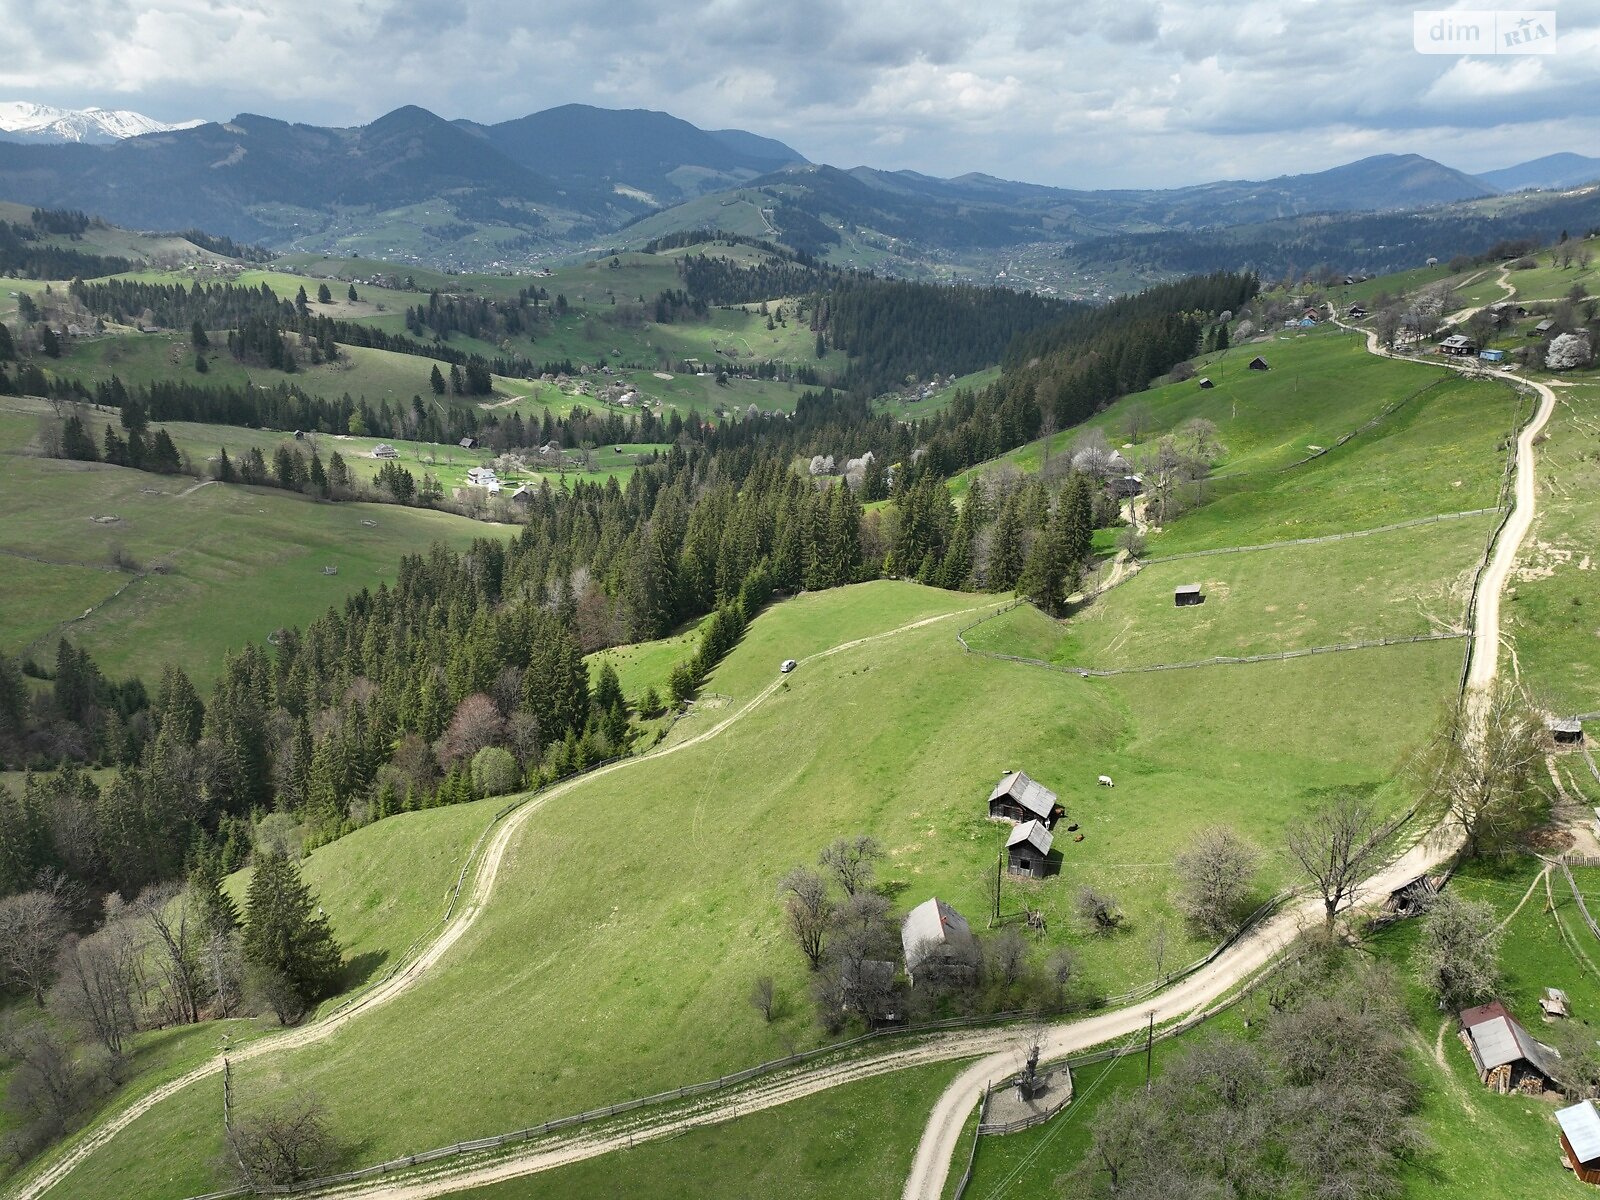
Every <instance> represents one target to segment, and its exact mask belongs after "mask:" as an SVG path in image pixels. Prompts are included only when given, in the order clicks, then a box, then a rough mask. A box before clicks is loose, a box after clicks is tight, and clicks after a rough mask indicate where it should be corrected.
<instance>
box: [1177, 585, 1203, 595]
mask: <svg viewBox="0 0 1600 1200" xmlns="http://www.w3.org/2000/svg"><path fill="white" fill-rule="evenodd" d="M1172 594H1173V595H1175V596H1198V595H1199V594H1200V585H1199V584H1198V583H1180V584H1179V585H1178V586H1177V587H1175V588H1173V589H1172Z"/></svg>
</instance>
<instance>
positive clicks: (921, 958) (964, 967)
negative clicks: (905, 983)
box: [900, 896, 978, 987]
mask: <svg viewBox="0 0 1600 1200" xmlns="http://www.w3.org/2000/svg"><path fill="white" fill-rule="evenodd" d="M900 949H901V950H902V951H903V952H904V954H905V959H906V978H907V979H909V980H911V986H912V987H916V986H917V985H918V984H919V983H921V984H930V983H944V982H949V983H962V982H970V981H971V980H972V978H973V977H974V976H975V975H976V974H977V970H978V943H977V942H976V941H974V940H973V937H972V928H971V927H970V926H969V925H968V924H967V919H966V918H965V917H963V916H962V915H961V914H960V913H958V912H957V911H956V910H955V909H953V908H951V907H950V906H949V905H948V904H946V903H945V902H944V901H943V900H940V899H939V898H938V897H937V896H933V897H930V898H929V899H927V900H924V901H923V902H922V903H921V904H919V905H917V906H916V907H915V908H913V909H912V910H911V911H910V912H908V913H907V914H906V919H905V922H904V923H903V924H902V925H901V926H900Z"/></svg>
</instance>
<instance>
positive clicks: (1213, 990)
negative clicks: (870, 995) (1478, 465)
mask: <svg viewBox="0 0 1600 1200" xmlns="http://www.w3.org/2000/svg"><path fill="white" fill-rule="evenodd" d="M1335 319H1336V320H1337V318H1335ZM1339 323H1340V324H1341V325H1343V322H1339ZM1344 327H1345V328H1351V326H1344ZM1367 349H1368V350H1369V351H1370V352H1372V353H1373V354H1383V353H1384V351H1383V350H1382V349H1381V348H1380V347H1379V346H1378V337H1377V334H1375V333H1373V332H1371V331H1367ZM1447 365H1450V364H1447ZM1490 373H1491V374H1494V375H1497V376H1499V377H1501V378H1503V379H1508V380H1518V377H1517V376H1515V375H1513V374H1511V373H1510V372H1507V371H1495V372H1490ZM1518 381H1519V382H1522V383H1524V384H1527V385H1529V386H1531V387H1533V388H1534V390H1535V391H1537V392H1538V393H1539V396H1540V403H1539V406H1538V408H1537V410H1536V411H1535V413H1534V416H1533V419H1532V420H1530V421H1529V422H1528V423H1527V425H1525V426H1524V427H1523V429H1522V431H1521V433H1520V434H1519V435H1518V436H1517V459H1516V464H1517V465H1516V471H1517V474H1516V488H1515V507H1514V508H1513V509H1512V512H1511V516H1510V517H1509V518H1508V519H1507V521H1506V524H1505V527H1504V529H1503V530H1502V531H1501V534H1500V537H1499V538H1498V540H1497V541H1496V542H1495V546H1494V552H1493V554H1492V556H1491V557H1490V560H1489V564H1488V566H1487V567H1486V568H1485V570H1484V571H1483V573H1482V575H1481V576H1480V577H1479V579H1478V594H1477V605H1476V610H1475V620H1474V623H1473V634H1474V640H1473V646H1472V659H1471V661H1470V663H1469V665H1468V670H1467V686H1468V687H1469V689H1472V690H1473V691H1481V689H1483V688H1484V687H1485V686H1486V685H1487V684H1489V683H1491V682H1492V681H1493V680H1494V677H1495V671H1496V668H1497V665H1498V662H1499V650H1500V593H1501V590H1502V589H1503V588H1504V587H1505V582H1506V579H1507V578H1508V577H1509V575H1510V573H1511V570H1512V567H1513V566H1514V565H1515V563H1516V557H1517V551H1518V550H1519V549H1520V548H1521V545H1522V539H1523V538H1524V537H1525V536H1526V534H1527V532H1528V529H1529V527H1530V526H1531V525H1532V524H1533V516H1534V507H1535V503H1536V499H1537V489H1536V486H1535V483H1536V476H1535V462H1534V453H1533V444H1534V440H1535V439H1536V438H1537V437H1538V436H1539V434H1540V432H1542V431H1543V429H1544V426H1545V423H1546V422H1547V421H1548V420H1549V419H1550V414H1551V412H1552V411H1553V410H1554V408H1555V393H1554V392H1553V391H1551V389H1550V388H1548V387H1546V386H1545V385H1544V384H1542V383H1536V382H1533V381H1531V380H1518ZM1458 845H1459V837H1458V836H1457V835H1456V834H1455V833H1454V831H1446V830H1442V829H1440V830H1435V831H1433V833H1431V834H1430V835H1428V836H1427V837H1425V838H1423V840H1422V841H1421V842H1419V843H1418V844H1417V845H1415V846H1413V847H1412V848H1411V849H1410V850H1408V851H1407V852H1406V853H1405V854H1404V855H1402V856H1401V857H1400V858H1399V859H1397V860H1396V861H1395V862H1394V863H1392V864H1390V865H1389V866H1388V867H1386V868H1384V870H1382V871H1380V872H1379V873H1378V874H1377V875H1375V876H1374V877H1373V878H1371V879H1369V880H1367V882H1366V884H1365V885H1364V886H1363V889H1362V893H1361V896H1381V895H1384V894H1386V893H1388V892H1391V891H1393V890H1394V889H1395V888H1397V887H1399V886H1400V885H1402V884H1404V883H1407V882H1409V881H1410V880H1412V879H1415V878H1416V877H1417V876H1418V875H1421V874H1422V873H1423V872H1424V871H1428V870H1431V869H1432V868H1433V867H1435V866H1437V865H1439V864H1440V863H1442V862H1444V861H1445V860H1446V859H1448V858H1449V857H1450V856H1451V855H1453V854H1454V853H1455V851H1456V849H1457V847H1458ZM1361 896H1358V897H1356V898H1355V899H1356V900H1359V899H1360V898H1361ZM1320 905H1321V901H1320V900H1318V899H1316V898H1312V899H1308V900H1306V901H1305V902H1303V903H1300V904H1297V905H1295V906H1294V907H1292V908H1289V909H1286V910H1285V911H1284V912H1282V913H1279V914H1278V915H1277V916H1276V917H1274V918H1273V919H1272V920H1270V921H1268V922H1267V923H1266V924H1265V925H1263V926H1262V927H1261V928H1259V929H1257V930H1255V931H1252V932H1251V933H1250V934H1248V935H1246V936H1245V937H1244V938H1242V939H1241V940H1240V941H1239V942H1238V943H1237V944H1235V945H1234V946H1233V947H1231V948H1230V949H1229V950H1228V951H1226V952H1224V953H1223V954H1222V955H1220V956H1219V957H1218V958H1217V959H1215V960H1214V961H1213V962H1212V963H1211V964H1210V965H1208V966H1206V967H1204V968H1202V969H1201V970H1200V971H1197V972H1196V973H1195V974H1193V975H1191V976H1189V978H1187V979H1185V980H1183V981H1182V982H1181V983H1179V984H1178V985H1177V986H1176V987H1174V988H1171V989H1169V990H1168V991H1166V992H1163V993H1161V994H1160V995H1158V996H1156V997H1154V998H1153V999H1152V1000H1151V1001H1150V1002H1149V1003H1148V1004H1145V1005H1140V1006H1136V1007H1134V1008H1126V1009H1121V1010H1118V1011H1117V1012H1112V1013H1105V1014H1102V1015H1101V1016H1098V1017H1094V1018H1091V1019H1090V1020H1087V1021H1080V1022H1076V1023H1074V1024H1072V1025H1066V1026H1061V1027H1058V1028H1056V1029H1055V1030H1054V1031H1052V1032H1051V1034H1050V1035H1049V1037H1048V1038H1047V1040H1046V1043H1045V1046H1044V1051H1043V1055H1042V1057H1044V1058H1046V1059H1048V1058H1052V1057H1055V1058H1059V1057H1063V1056H1066V1055H1068V1054H1072V1053H1076V1052H1078V1051H1081V1050H1085V1049H1088V1048H1089V1047H1091V1046H1095V1045H1099V1044H1101V1043H1103V1042H1108V1041H1112V1040H1115V1039H1118V1038H1123V1037H1126V1036H1128V1035H1129V1034H1131V1033H1134V1032H1136V1031H1137V1030H1138V1029H1139V1028H1140V1026H1142V1025H1144V1024H1145V1022H1146V1021H1148V1020H1149V1018H1150V1014H1151V1013H1152V1012H1153V1013H1154V1014H1155V1020H1156V1023H1157V1024H1158V1025H1159V1024H1163V1023H1165V1022H1167V1021H1172V1020H1176V1019H1178V1018H1180V1017H1182V1016H1185V1015H1187V1014H1188V1013H1191V1012H1193V1011H1195V1010H1196V1009H1199V1008H1201V1007H1202V1006H1204V1005H1206V1004H1209V1003H1211V1002H1212V1001H1214V1000H1216V999H1219V998H1220V997H1222V996H1223V995H1225V994H1226V993H1227V992H1228V991H1230V990H1231V989H1232V988H1234V987H1235V986H1237V985H1238V984H1240V983H1243V982H1244V981H1245V980H1247V979H1249V978H1250V977H1251V976H1252V975H1254V974H1255V973H1256V972H1257V971H1259V970H1260V969H1261V968H1262V967H1264V966H1265V965H1266V964H1267V963H1268V962H1270V961H1271V960H1272V959H1273V958H1274V957H1276V956H1277V954H1278V953H1279V952H1281V951H1282V950H1283V949H1285V948H1286V947H1287V946H1288V945H1289V944H1290V943H1291V942H1292V941H1293V940H1294V939H1295V937H1296V936H1297V935H1298V933H1299V932H1300V930H1301V929H1302V928H1303V927H1304V926H1306V925H1307V924H1308V923H1314V922H1316V921H1318V920H1321V911H1320ZM1016 1069H1017V1058H1016V1054H1015V1052H1014V1051H1012V1052H1007V1053H998V1054H993V1055H990V1056H989V1057H988V1058H985V1059H983V1060H982V1061H980V1062H977V1063H974V1064H973V1065H972V1066H971V1067H970V1068H968V1069H967V1070H966V1071H964V1072H962V1074H961V1075H960V1076H959V1077H958V1078H957V1079H956V1081H955V1082H954V1083H952V1084H951V1085H950V1087H949V1088H947V1089H946V1090H945V1093H944V1095H942V1096H941V1097H940V1098H939V1101H938V1103H937V1104H936V1105H935V1106H934V1110H933V1114H932V1116H930V1117H929V1119H928V1125H927V1127H926V1128H925V1129H924V1130H923V1134H922V1141H921V1143H920V1144H919V1145H918V1146H917V1155H916V1158H915V1159H914V1160H913V1162H912V1166H911V1174H910V1176H909V1177H908V1178H907V1179H906V1186H905V1190H904V1192H903V1193H902V1196H903V1198H904V1200H938V1197H939V1196H940V1195H941V1194H942V1193H943V1191H944V1185H945V1178H946V1176H947V1174H948V1173H949V1169H950V1157H951V1155H952V1154H953V1153H954V1151H955V1147H956V1144H957V1143H958V1142H959V1141H960V1139H961V1132H962V1129H963V1128H964V1126H965V1124H966V1119H967V1114H968V1113H970V1112H971V1111H972V1110H973V1108H974V1106H976V1105H977V1103H978V1098H979V1096H981V1095H982V1094H983V1090H984V1088H985V1086H987V1085H988V1084H990V1083H995V1082H998V1081H999V1080H1001V1079H1004V1078H1005V1077H1006V1076H1008V1075H1010V1074H1011V1073H1012V1072H1014V1071H1015V1070H1016Z"/></svg>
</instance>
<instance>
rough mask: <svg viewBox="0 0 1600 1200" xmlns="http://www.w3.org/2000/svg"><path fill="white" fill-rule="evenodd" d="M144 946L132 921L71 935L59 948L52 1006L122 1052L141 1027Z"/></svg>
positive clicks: (117, 1052)
mask: <svg viewBox="0 0 1600 1200" xmlns="http://www.w3.org/2000/svg"><path fill="white" fill-rule="evenodd" d="M143 952H144V947H143V946H142V945H141V944H140V940H139V937H138V935H137V933H136V930H135V927H134V924H133V922H131V921H128V920H116V921H108V922H107V923H106V925H105V927H104V928H103V929H101V930H99V931H98V932H96V933H93V934H90V935H89V936H88V937H85V938H76V937H69V938H68V939H67V941H66V943H65V944H64V945H63V946H62V948H61V955H60V961H59V963H58V965H57V970H56V975H57V982H56V986H55V988H54V989H53V990H52V991H51V993H50V1006H51V1008H52V1009H53V1010H54V1011H56V1012H57V1013H58V1014H60V1015H61V1016H62V1017H64V1018H66V1019H67V1020H68V1021H70V1022H71V1023H72V1024H74V1025H77V1026H79V1027H80V1028H82V1029H83V1030H85V1031H86V1032H87V1033H88V1034H89V1035H90V1036H91V1037H93V1038H94V1039H95V1040H96V1041H98V1042H99V1043H100V1044H101V1045H102V1046H104V1047H105V1048H106V1051H107V1053H109V1054H112V1055H118V1056H120V1055H121V1054H122V1051H123V1048H124V1046H125V1045H126V1043H127V1039H128V1036H129V1035H130V1034H131V1033H133V1031H134V1030H135V1029H136V1028H138V1010H139V993H140V985H141V966H142V961H141V960H142V957H143Z"/></svg>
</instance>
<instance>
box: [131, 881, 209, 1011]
mask: <svg viewBox="0 0 1600 1200" xmlns="http://www.w3.org/2000/svg"><path fill="white" fill-rule="evenodd" d="M133 907H134V910H135V912H136V913H137V914H138V917H139V920H140V922H141V923H142V924H143V925H144V927H145V928H146V929H147V930H148V931H149V932H150V934H151V935H152V937H151V941H152V944H153V946H154V953H155V960H156V978H157V983H156V994H157V997H158V1000H157V1003H158V1004H159V1005H160V1006H161V1009H162V1012H163V1015H164V1017H165V1018H166V1020H167V1021H169V1022H171V1023H172V1024H175V1025H192V1024H194V1023H195V1022H196V1021H198V1020H199V1019H200V1001H201V998H202V997H203V995H204V991H205V974H204V970H203V967H202V964H201V961H200V953H199V951H200V947H201V944H202V943H203V941H204V938H203V937H202V936H201V921H200V920H199V919H198V917H197V914H195V913H194V912H192V911H191V910H192V908H193V906H192V905H191V904H190V902H189V890H188V888H187V887H185V886H184V885H183V884H181V883H164V884H156V885H154V886H153V887H148V888H146V889H145V890H144V891H143V892H142V893H141V894H140V896H139V899H138V900H137V901H135V903H134V906H133Z"/></svg>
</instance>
